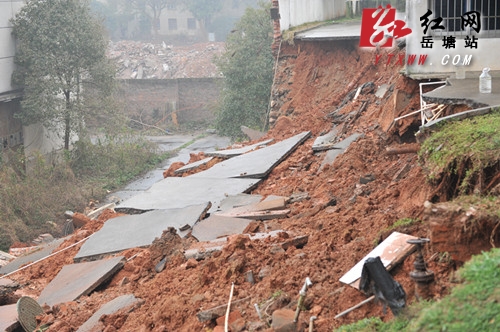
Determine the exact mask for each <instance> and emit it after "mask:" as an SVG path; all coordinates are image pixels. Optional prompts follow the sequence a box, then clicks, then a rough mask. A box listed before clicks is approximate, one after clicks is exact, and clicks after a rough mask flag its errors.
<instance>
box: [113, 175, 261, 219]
mask: <svg viewBox="0 0 500 332" xmlns="http://www.w3.org/2000/svg"><path fill="white" fill-rule="evenodd" d="M259 182H260V180H259V179H226V180H224V181H221V179H220V178H195V177H192V176H187V177H183V178H178V177H169V178H166V179H163V180H161V181H159V182H157V183H155V184H154V185H153V186H152V187H151V188H150V189H148V190H146V191H144V192H143V193H141V194H139V195H136V196H134V197H132V198H130V199H128V200H125V201H123V202H122V203H120V205H118V206H117V207H116V208H115V210H116V211H118V212H126V213H130V212H133V211H134V210H138V211H150V210H167V209H178V208H184V207H186V206H190V205H197V204H203V203H206V202H207V201H210V202H211V203H212V208H211V209H210V211H215V210H216V209H217V206H219V205H220V202H221V201H222V200H223V199H224V198H226V197H227V196H229V195H236V194H240V193H244V192H249V191H250V190H252V189H253V188H254V187H255V186H256V185H257V184H258V183H259Z"/></svg>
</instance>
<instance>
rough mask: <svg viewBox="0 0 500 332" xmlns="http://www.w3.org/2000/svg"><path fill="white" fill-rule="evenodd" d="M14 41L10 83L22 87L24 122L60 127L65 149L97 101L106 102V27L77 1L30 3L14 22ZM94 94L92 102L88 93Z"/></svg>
mask: <svg viewBox="0 0 500 332" xmlns="http://www.w3.org/2000/svg"><path fill="white" fill-rule="evenodd" d="M12 23H13V34H14V36H15V37H16V38H17V51H16V56H15V63H16V65H17V68H16V70H15V71H14V74H13V77H12V80H13V83H14V84H16V85H19V86H21V87H23V88H24V96H23V99H22V101H21V108H22V111H21V113H20V114H18V117H19V118H20V119H21V120H22V121H23V123H24V124H33V123H40V122H41V123H43V124H45V125H46V126H49V127H53V128H57V129H59V128H63V130H64V148H65V149H66V150H68V149H69V143H70V137H71V136H72V134H73V133H82V132H83V123H84V121H85V117H86V115H88V114H91V112H92V111H93V110H95V108H94V107H91V105H95V104H94V103H95V101H96V100H97V99H99V100H102V101H103V102H107V101H108V99H109V97H110V96H111V95H112V90H113V88H114V84H113V83H114V76H115V70H114V67H113V66H112V65H111V62H110V61H109V60H108V59H107V58H106V54H105V52H106V46H107V38H106V37H105V34H104V28H103V26H102V24H101V22H99V21H98V20H97V19H96V18H95V17H94V16H93V15H92V13H91V11H90V7H89V4H88V2H86V1H80V0H31V1H29V2H28V3H27V4H26V5H25V6H24V7H23V8H22V9H21V10H20V12H19V13H18V14H17V15H16V17H15V18H14V20H13V22H12ZM90 91H92V93H91V95H92V98H86V93H87V92H90Z"/></svg>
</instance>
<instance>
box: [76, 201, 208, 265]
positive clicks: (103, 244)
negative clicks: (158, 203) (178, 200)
mask: <svg viewBox="0 0 500 332" xmlns="http://www.w3.org/2000/svg"><path fill="white" fill-rule="evenodd" d="M209 207H210V203H209V202H205V203H204V204H198V205H190V206H187V207H184V208H180V209H167V210H154V211H150V212H146V213H142V214H135V215H128V216H121V217H116V218H113V219H109V220H108V221H106V222H105V223H104V226H103V227H102V228H101V229H100V230H99V231H97V232H96V233H94V234H92V236H91V237H90V238H89V239H88V240H87V241H86V242H85V243H84V244H83V245H82V247H81V248H80V251H78V253H77V254H76V256H75V258H74V260H75V262H77V261H80V260H82V259H84V258H92V257H96V256H101V255H107V254H111V253H116V252H120V251H123V250H126V249H130V248H135V247H146V246H149V245H151V243H153V241H154V240H155V238H160V237H161V235H162V233H163V231H164V230H166V229H168V228H169V227H175V228H176V229H177V234H179V235H180V236H181V237H182V236H185V235H187V233H188V232H189V231H190V230H191V228H192V227H193V226H194V224H195V223H196V222H198V221H199V220H200V219H202V218H203V217H204V215H205V213H206V212H207V210H208V209H209Z"/></svg>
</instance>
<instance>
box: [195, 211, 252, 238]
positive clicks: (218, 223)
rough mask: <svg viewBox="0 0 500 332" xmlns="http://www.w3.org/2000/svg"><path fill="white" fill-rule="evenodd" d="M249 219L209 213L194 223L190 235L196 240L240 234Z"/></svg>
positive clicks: (248, 222)
mask: <svg viewBox="0 0 500 332" xmlns="http://www.w3.org/2000/svg"><path fill="white" fill-rule="evenodd" d="M250 222H251V220H249V219H244V218H232V217H224V216H218V215H211V216H210V217H208V218H207V219H204V220H202V221H200V222H199V223H197V224H196V225H194V227H193V232H192V234H191V235H192V236H194V237H195V238H196V239H197V240H198V241H200V242H203V241H211V240H215V239H217V238H220V237H223V236H229V235H233V234H241V233H243V231H244V230H245V228H246V227H247V226H248V224H250Z"/></svg>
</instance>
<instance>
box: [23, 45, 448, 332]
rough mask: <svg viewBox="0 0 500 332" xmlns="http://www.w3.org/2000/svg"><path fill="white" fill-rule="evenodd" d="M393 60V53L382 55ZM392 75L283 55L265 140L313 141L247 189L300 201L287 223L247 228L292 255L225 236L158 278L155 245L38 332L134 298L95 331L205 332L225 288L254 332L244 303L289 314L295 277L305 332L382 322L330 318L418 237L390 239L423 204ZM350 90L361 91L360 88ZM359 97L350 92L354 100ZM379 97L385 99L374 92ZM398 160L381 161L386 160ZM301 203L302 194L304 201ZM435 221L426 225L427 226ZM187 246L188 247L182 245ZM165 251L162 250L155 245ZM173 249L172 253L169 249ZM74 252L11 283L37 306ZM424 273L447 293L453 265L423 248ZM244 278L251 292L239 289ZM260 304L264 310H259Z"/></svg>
mask: <svg viewBox="0 0 500 332" xmlns="http://www.w3.org/2000/svg"><path fill="white" fill-rule="evenodd" d="M390 52H392V53H393V54H395V56H396V57H397V54H398V53H399V52H404V50H402V49H397V48H396V49H393V50H391V51H390ZM401 69H402V67H401V66H398V65H393V64H390V65H386V63H382V62H380V63H379V64H377V65H375V64H374V54H372V53H368V52H367V53H363V52H360V51H359V50H358V48H357V47H356V45H355V43H354V42H347V41H341V42H329V43H325V42H315V43H297V44H295V45H283V46H282V49H281V54H280V62H279V70H278V74H277V77H276V84H275V85H274V87H273V91H272V93H273V98H272V99H273V101H272V110H271V123H272V128H271V129H270V131H269V132H268V133H267V135H266V137H265V138H274V139H275V140H281V139H284V138H287V137H290V136H292V135H295V134H298V133H300V132H302V131H305V130H310V131H312V134H313V138H310V139H309V140H307V141H306V142H305V143H304V144H303V145H301V146H299V148H298V149H297V150H295V151H294V152H293V153H292V154H291V155H290V156H289V157H288V158H287V159H286V160H284V161H283V162H282V163H281V164H279V165H278V166H277V167H276V168H275V169H274V170H273V171H272V173H271V174H270V175H269V176H268V177H267V178H266V179H265V180H264V181H262V183H261V184H260V185H259V186H258V187H257V188H256V189H255V190H254V192H253V193H255V194H261V195H282V196H291V195H293V194H303V196H307V197H308V198H307V199H303V200H299V201H297V202H294V203H290V204H289V208H290V209H291V213H290V214H289V216H288V217H287V218H283V219H278V220H274V221H268V222H266V225H264V223H256V224H255V225H254V231H255V230H260V231H265V230H269V229H283V230H287V231H290V232H293V233H294V234H296V235H308V236H309V240H308V243H307V244H306V245H305V246H304V247H302V248H300V249H298V248H295V247H293V246H291V247H289V248H288V249H287V250H276V244H277V243H280V242H282V241H283V239H280V238H277V239H268V240H263V241H253V242H250V241H249V240H248V239H246V238H244V237H241V236H236V237H233V238H232V239H231V240H230V242H229V244H228V245H226V246H225V247H224V249H223V250H222V251H221V252H220V253H218V254H215V255H214V256H213V257H211V258H207V259H205V260H202V261H194V260H189V261H186V260H185V259H184V257H183V256H182V255H181V254H180V252H181V251H182V247H183V246H184V247H186V246H187V245H188V244H189V243H181V242H179V241H175V248H173V249H172V248H169V252H170V253H171V254H170V256H169V258H168V260H167V263H166V269H165V270H164V271H162V272H160V273H156V272H155V269H154V261H155V259H156V258H157V256H158V252H165V250H163V249H162V247H161V246H162V243H163V242H165V241H163V242H162V241H158V243H155V245H154V246H153V247H152V248H151V249H132V250H129V251H127V252H125V253H124V255H125V256H126V257H127V258H131V257H133V256H134V255H136V256H135V257H134V258H133V259H131V260H130V261H128V262H127V263H126V264H125V266H124V268H123V269H122V270H121V271H120V272H119V273H118V274H117V275H115V276H114V278H113V279H112V280H111V282H110V283H109V284H107V285H106V286H105V287H102V288H101V289H98V290H97V291H96V292H94V293H92V294H91V295H90V296H88V297H83V298H82V299H81V300H80V301H78V302H72V303H68V304H64V305H60V306H57V307H56V308H55V309H54V310H52V312H51V315H52V316H50V317H51V318H50V319H48V321H50V322H51V323H53V324H52V325H51V327H50V329H49V331H72V330H74V329H76V328H77V327H78V326H80V325H81V324H82V323H83V322H84V321H85V320H86V319H87V318H88V317H90V315H91V314H92V313H93V312H94V311H96V310H97V308H99V307H100V306H101V305H102V304H103V303H105V302H107V301H109V300H110V299H112V298H114V297H116V296H118V295H122V294H127V293H133V294H134V295H135V296H136V297H137V298H140V299H142V305H141V306H140V307H138V308H136V309H135V310H134V311H133V312H130V313H120V314H114V315H109V316H106V317H104V319H102V324H103V326H104V327H105V329H104V331H115V330H121V331H208V329H207V328H214V324H215V323H214V322H211V323H209V322H204V323H202V322H200V321H199V320H198V319H197V314H198V313H199V312H200V311H202V310H206V309H209V308H212V307H215V306H218V305H224V304H226V303H227V299H228V296H229V291H230V288H231V284H232V283H233V282H234V284H235V292H234V295H233V301H238V300H243V299H245V300H243V301H240V302H237V303H239V304H235V305H234V308H235V309H237V310H239V311H240V313H241V315H242V317H243V319H244V322H245V325H246V329H247V330H252V327H254V328H255V329H256V327H257V326H261V327H262V329H260V330H265V328H263V326H262V324H261V323H260V324H259V318H258V316H257V313H256V312H255V310H253V304H254V303H259V304H262V303H269V305H268V306H266V308H265V310H263V311H262V314H263V316H264V319H267V318H268V317H269V316H268V315H270V314H271V313H272V311H273V310H275V309H277V308H278V307H283V306H289V307H290V308H292V309H295V307H296V303H297V298H298V292H299V290H300V288H301V287H302V284H303V282H304V280H305V278H306V277H309V278H310V279H311V280H312V282H313V286H312V287H310V289H309V290H308V293H307V297H306V301H305V303H304V308H305V311H303V313H302V314H301V316H300V324H301V325H302V324H303V325H305V324H306V322H308V321H309V318H310V317H311V316H317V317H318V319H317V320H316V321H315V330H316V331H331V330H332V328H334V327H338V326H340V325H343V324H347V323H351V322H354V321H357V320H359V319H362V318H365V317H372V316H381V317H383V319H384V320H387V319H391V318H392V314H391V313H390V312H388V313H387V314H384V313H383V309H382V306H381V305H380V304H377V303H373V302H371V303H368V304H366V305H364V306H362V307H360V308H359V309H357V310H355V311H353V312H351V313H349V314H348V315H346V316H344V317H342V318H341V319H338V320H335V319H334V316H335V315H336V314H338V313H340V312H341V311H343V310H345V309H347V308H349V307H351V306H353V305H355V304H357V303H359V302H361V301H363V300H364V299H365V298H366V296H364V295H363V294H362V293H360V292H359V291H358V290H356V289H354V288H352V287H350V286H346V285H343V284H341V283H340V282H339V278H340V277H341V276H342V275H343V274H344V273H346V272H347V271H348V270H349V269H351V268H352V267H353V266H354V265H355V264H356V263H357V262H358V261H359V260H360V259H361V258H363V257H364V256H365V255H366V254H367V253H368V252H370V251H371V250H372V249H373V248H374V246H375V245H376V244H378V243H380V242H381V241H382V240H383V239H384V238H385V237H387V236H388V235H389V234H390V233H391V232H392V231H400V232H403V233H407V234H411V235H414V236H417V237H429V236H430V233H429V228H428V226H427V224H426V223H425V222H416V223H412V224H411V225H409V226H400V227H398V228H395V229H392V230H390V229H389V228H390V227H391V226H392V225H393V224H394V223H395V222H396V221H397V220H400V219H403V218H412V219H420V220H422V219H424V210H425V209H424V202H425V201H426V200H428V199H430V197H429V196H430V195H431V193H432V192H433V190H432V188H431V187H430V185H428V184H427V182H426V180H425V174H424V173H423V171H422V169H421V167H420V166H419V164H418V162H417V155H416V153H414V151H415V149H414V148H409V149H405V147H407V144H412V145H410V146H412V147H413V146H414V145H415V144H416V142H415V136H414V131H415V129H416V127H417V126H418V123H419V122H420V119H419V118H411V117H410V118H406V119H405V120H404V121H402V122H401V123H398V124H396V125H394V124H393V119H394V117H396V116H399V115H402V114H406V113H409V112H411V111H413V110H416V109H418V105H419V95H418V84H417V82H415V81H412V80H410V79H408V78H405V77H404V76H402V75H401V74H400V70H401ZM359 88H361V89H359ZM358 89H359V93H357V91H358ZM383 90H386V91H385V93H382V91H383ZM333 125H336V126H337V130H338V132H339V133H340V136H341V137H342V138H345V137H347V136H349V135H350V134H352V133H354V132H358V133H361V134H362V136H361V137H360V138H359V139H358V140H357V141H356V142H354V143H352V144H351V145H350V146H349V148H348V149H347V150H346V152H345V153H344V154H342V155H340V156H338V157H337V159H336V160H335V161H334V162H333V164H331V165H326V166H324V167H322V166H321V164H322V161H323V158H324V156H325V152H320V153H313V151H312V144H313V142H314V138H315V137H317V136H318V135H320V134H324V133H327V132H329V131H330V130H331V129H332V126H333ZM388 149H389V150H391V149H392V151H395V150H398V149H402V150H401V151H404V152H409V153H400V154H397V153H387V150H388ZM306 194H307V195H306ZM112 216H113V215H112V214H110V213H108V214H106V215H104V216H102V217H101V219H100V220H99V221H95V222H88V223H87V224H86V225H85V226H84V227H83V228H82V230H80V231H79V232H78V233H77V235H75V236H74V237H73V238H72V239H71V240H68V241H67V242H68V243H66V244H63V245H64V246H66V245H68V244H69V242H71V243H75V242H77V241H78V240H80V239H83V238H84V237H86V236H88V235H89V234H90V233H91V232H93V231H95V230H96V229H98V228H99V227H100V225H101V224H102V221H103V220H104V219H105V218H109V217H112ZM435 218H436V216H433V222H435ZM185 242H189V241H185ZM164 245H168V243H166V242H165V243H164ZM170 249H172V250H170ZM76 250H77V247H75V248H74V249H72V250H69V251H67V252H66V253H64V254H62V255H60V256H57V257H53V258H51V259H49V260H47V261H46V262H45V263H44V264H43V266H35V267H32V268H29V269H26V270H25V271H24V272H23V273H22V275H18V276H16V277H15V279H16V281H17V282H19V283H21V284H22V283H25V284H26V283H29V285H30V286H29V288H25V289H26V290H25V292H26V293H29V294H28V295H32V296H36V295H38V293H39V292H40V290H41V288H42V287H43V286H44V285H45V284H46V283H47V282H48V281H50V280H51V279H52V278H53V277H54V276H55V274H56V273H57V272H58V271H59V270H60V268H61V267H62V266H63V264H69V263H70V262H71V257H72V255H74V254H75V252H76ZM424 256H425V258H426V259H427V261H428V263H429V268H430V269H431V270H433V271H434V272H435V274H436V283H435V285H434V287H433V296H434V297H435V298H440V297H442V296H443V295H445V294H446V293H447V292H448V289H449V283H450V272H451V271H452V270H453V269H454V268H455V266H454V263H453V261H452V260H449V259H446V260H444V259H441V258H443V256H442V255H440V254H439V252H438V251H436V250H435V248H433V246H432V244H431V245H430V246H428V247H427V248H426V249H425V251H424ZM413 261H414V257H413V256H410V257H408V258H407V259H406V260H405V261H404V262H403V263H402V264H401V265H400V266H399V267H397V268H396V269H395V270H393V276H394V278H395V279H396V280H397V281H398V282H400V283H401V284H402V286H403V287H404V289H405V291H406V293H407V296H408V298H407V301H408V302H413V301H415V294H414V284H413V281H412V280H411V279H410V277H409V272H410V271H412V270H413ZM250 270H251V271H253V273H254V275H255V276H256V283H255V284H251V283H249V282H247V281H246V273H247V272H248V271H250ZM266 301H267V302H266Z"/></svg>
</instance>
